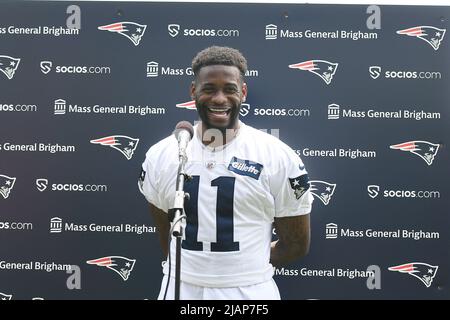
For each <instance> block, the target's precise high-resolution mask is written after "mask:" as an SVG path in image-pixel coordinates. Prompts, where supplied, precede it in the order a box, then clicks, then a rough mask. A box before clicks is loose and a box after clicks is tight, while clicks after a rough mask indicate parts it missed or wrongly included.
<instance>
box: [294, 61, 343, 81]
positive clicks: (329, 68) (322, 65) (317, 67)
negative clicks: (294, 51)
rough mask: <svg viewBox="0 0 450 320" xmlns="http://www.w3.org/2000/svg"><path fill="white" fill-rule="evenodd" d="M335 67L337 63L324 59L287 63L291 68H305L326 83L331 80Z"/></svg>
mask: <svg viewBox="0 0 450 320" xmlns="http://www.w3.org/2000/svg"><path fill="white" fill-rule="evenodd" d="M337 67H338V63H333V62H329V61H325V60H309V61H304V62H300V63H296V64H290V65H289V68H291V69H300V70H305V71H309V72H312V73H314V74H316V75H318V76H319V77H320V78H322V80H323V81H325V83H326V84H330V83H331V80H333V76H334V74H335V73H336V69H337Z"/></svg>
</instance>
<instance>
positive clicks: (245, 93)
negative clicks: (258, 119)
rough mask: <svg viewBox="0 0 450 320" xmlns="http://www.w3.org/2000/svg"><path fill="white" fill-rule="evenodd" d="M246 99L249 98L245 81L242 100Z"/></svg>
mask: <svg viewBox="0 0 450 320" xmlns="http://www.w3.org/2000/svg"><path fill="white" fill-rule="evenodd" d="M245 99H247V84H246V83H245V82H244V83H243V84H242V102H245Z"/></svg>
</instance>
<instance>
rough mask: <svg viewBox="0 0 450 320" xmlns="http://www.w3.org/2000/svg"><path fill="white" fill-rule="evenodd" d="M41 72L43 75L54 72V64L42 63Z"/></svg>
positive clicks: (49, 62)
mask: <svg viewBox="0 0 450 320" xmlns="http://www.w3.org/2000/svg"><path fill="white" fill-rule="evenodd" d="M40 66H41V71H42V73H43V74H48V73H49V72H50V71H52V66H53V62H51V61H41V64H40Z"/></svg>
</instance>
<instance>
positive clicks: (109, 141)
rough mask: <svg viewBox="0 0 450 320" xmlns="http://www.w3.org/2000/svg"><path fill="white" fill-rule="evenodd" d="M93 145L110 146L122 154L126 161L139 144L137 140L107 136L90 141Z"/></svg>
mask: <svg viewBox="0 0 450 320" xmlns="http://www.w3.org/2000/svg"><path fill="white" fill-rule="evenodd" d="M91 143H93V144H101V145H104V146H110V147H111V148H114V149H116V150H118V151H120V153H122V154H123V155H124V156H125V158H127V160H130V159H131V158H132V157H133V153H134V150H136V147H137V145H138V143H139V139H134V138H130V137H128V136H109V137H104V138H100V139H95V140H91Z"/></svg>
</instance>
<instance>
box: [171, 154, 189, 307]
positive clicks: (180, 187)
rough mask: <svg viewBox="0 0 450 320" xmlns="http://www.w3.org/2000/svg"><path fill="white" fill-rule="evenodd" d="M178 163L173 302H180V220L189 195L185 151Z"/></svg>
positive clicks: (174, 225) (183, 216) (183, 215)
mask: <svg viewBox="0 0 450 320" xmlns="http://www.w3.org/2000/svg"><path fill="white" fill-rule="evenodd" d="M179 160H180V163H179V165H178V176H177V183H176V192H175V201H174V207H173V209H172V210H173V211H174V218H173V226H172V235H173V236H174V237H175V239H176V244H175V249H176V250H175V300H180V281H181V240H182V237H183V232H184V230H183V227H182V225H181V220H182V219H185V218H186V215H185V214H184V199H185V198H186V199H189V194H188V193H186V192H184V181H185V180H186V181H189V180H190V179H191V177H190V176H189V175H187V174H186V173H185V170H184V166H185V164H186V162H187V156H186V150H184V149H183V150H180V153H179Z"/></svg>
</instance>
